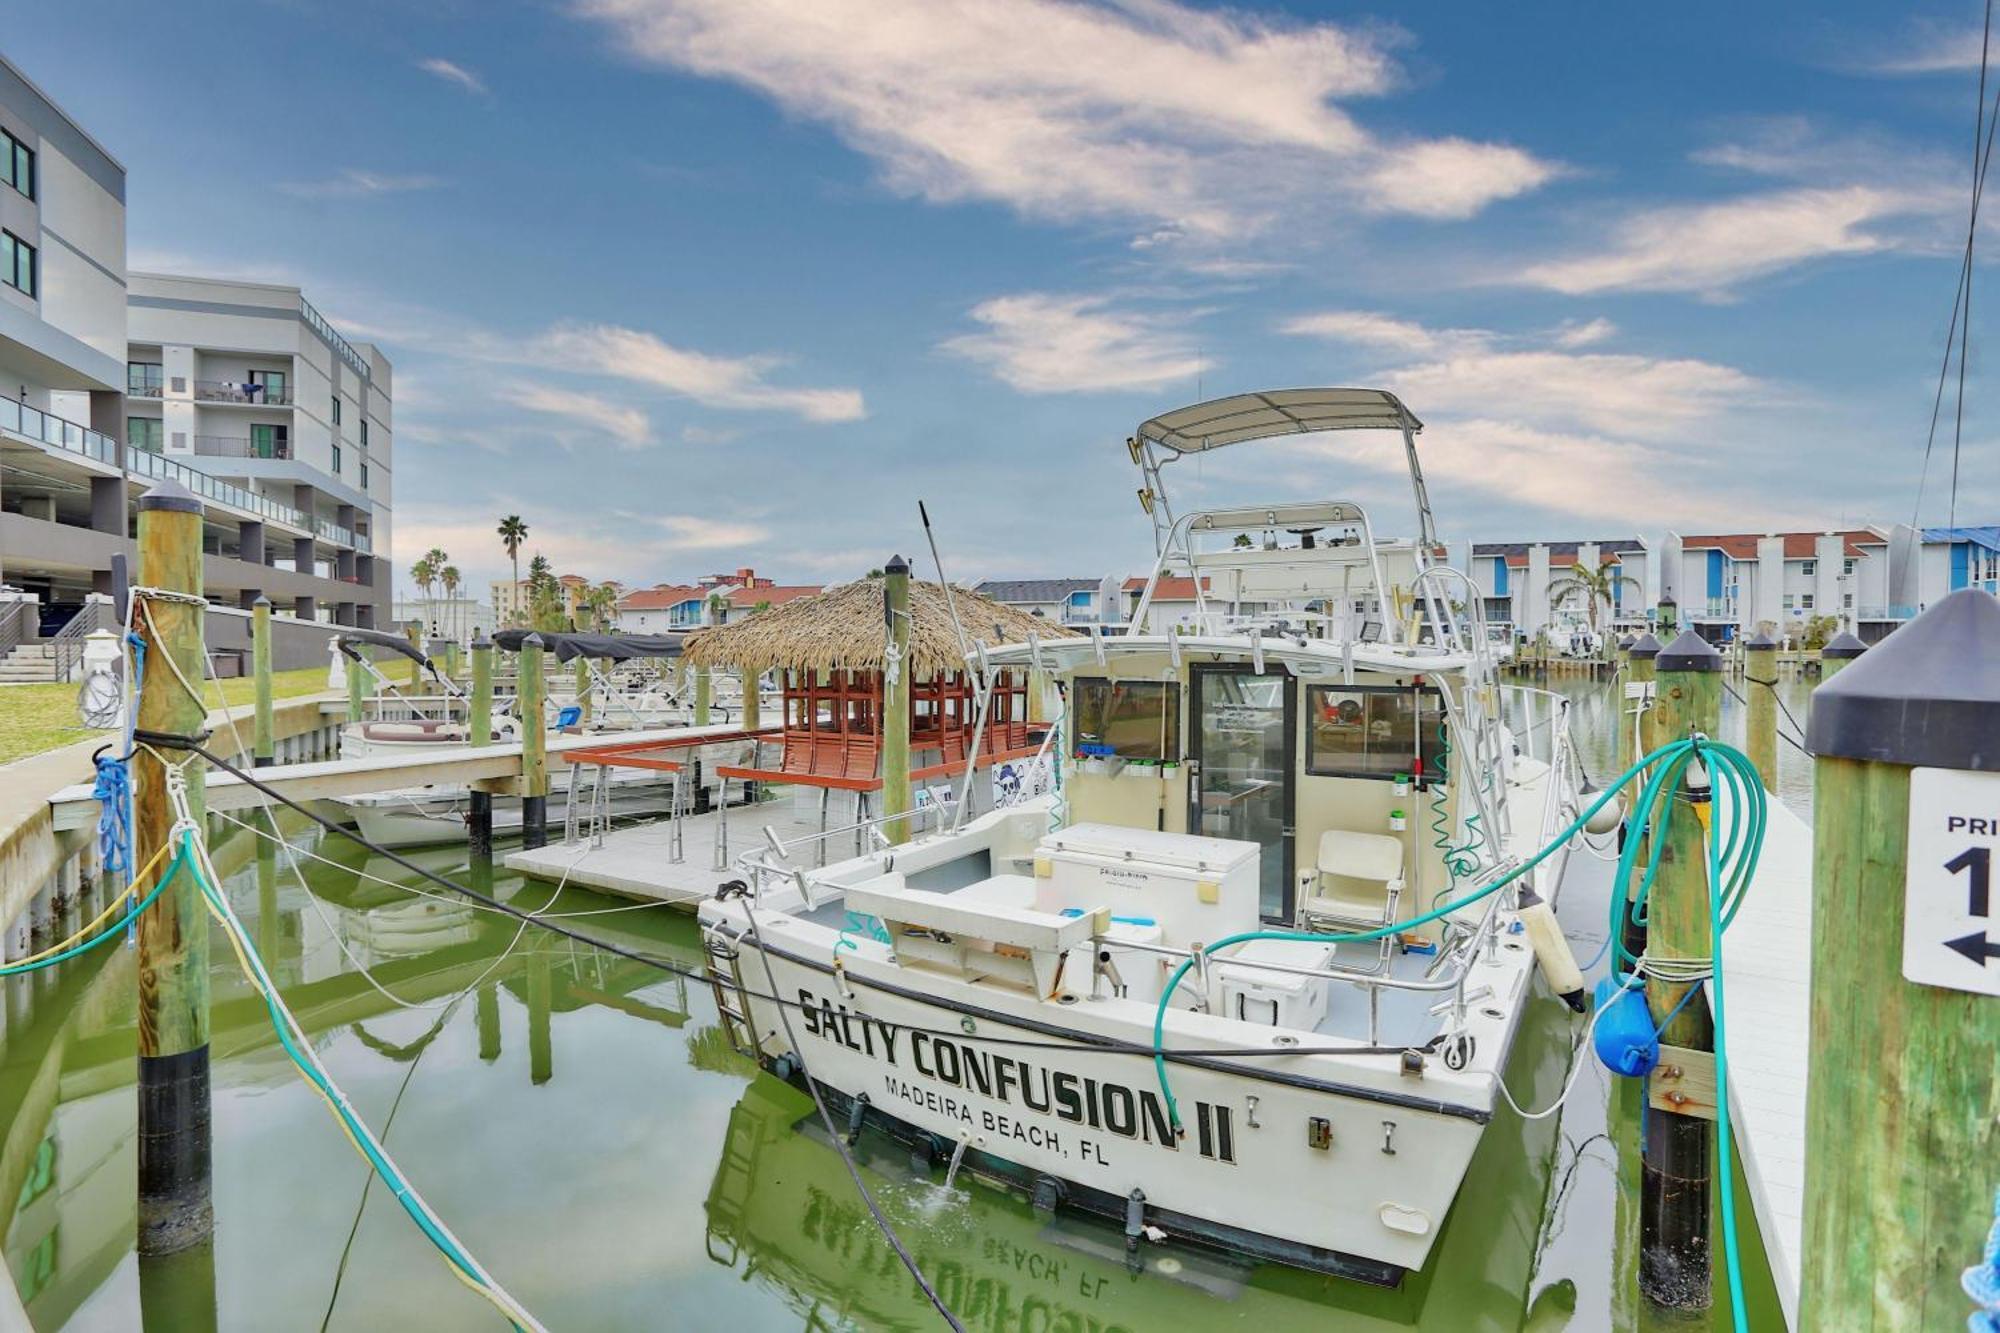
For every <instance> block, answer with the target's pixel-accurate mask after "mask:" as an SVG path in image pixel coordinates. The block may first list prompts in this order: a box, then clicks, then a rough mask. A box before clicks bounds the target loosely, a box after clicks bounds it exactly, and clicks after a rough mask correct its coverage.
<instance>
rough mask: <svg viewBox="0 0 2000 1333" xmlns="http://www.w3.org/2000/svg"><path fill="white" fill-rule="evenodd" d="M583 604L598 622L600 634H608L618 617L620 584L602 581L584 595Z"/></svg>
mask: <svg viewBox="0 0 2000 1333" xmlns="http://www.w3.org/2000/svg"><path fill="white" fill-rule="evenodd" d="M583 604H584V607H585V609H587V610H588V611H589V612H590V614H591V616H592V617H593V618H594V619H595V620H596V622H597V630H598V633H600V634H608V633H610V632H611V627H612V625H613V624H615V623H616V621H617V618H618V585H617V584H615V583H600V584H598V585H597V586H596V587H594V588H592V589H591V590H590V591H589V592H587V593H585V594H584V596H583Z"/></svg>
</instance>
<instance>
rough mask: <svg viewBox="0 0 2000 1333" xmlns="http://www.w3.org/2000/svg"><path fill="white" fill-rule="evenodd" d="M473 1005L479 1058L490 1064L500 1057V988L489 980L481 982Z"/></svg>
mask: <svg viewBox="0 0 2000 1333" xmlns="http://www.w3.org/2000/svg"><path fill="white" fill-rule="evenodd" d="M473 1005H474V1014H475V1019H476V1021H475V1024H474V1026H475V1027H476V1028H477V1029H478V1032H479V1058H480V1059H481V1060H483V1061H485V1062H486V1063H487V1064H489V1065H490V1064H492V1063H493V1062H494V1061H495V1060H498V1059H499V1058H500V988H499V987H498V986H497V985H496V984H494V983H493V982H491V981H488V982H483V983H481V984H480V987H479V993H478V996H477V998H475V999H474V1001H473Z"/></svg>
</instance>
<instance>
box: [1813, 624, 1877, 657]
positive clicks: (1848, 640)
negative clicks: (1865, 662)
mask: <svg viewBox="0 0 2000 1333" xmlns="http://www.w3.org/2000/svg"><path fill="white" fill-rule="evenodd" d="M1867 651H1868V645H1867V644H1865V643H1863V642H1861V640H1859V639H1857V638H1855V637H1854V636H1853V635H1852V634H1849V633H1848V632H1847V631H1846V630H1842V631H1841V632H1840V633H1838V634H1836V635H1834V636H1833V637H1832V638H1830V639H1828V640H1827V641H1826V647H1824V648H1822V649H1820V650H1819V656H1820V660H1821V661H1825V660H1826V659H1827V658H1829V657H1831V658H1833V659H1835V660H1836V661H1844V660H1846V659H1848V658H1854V657H1859V656H1861V654H1863V653H1865V652H1867Z"/></svg>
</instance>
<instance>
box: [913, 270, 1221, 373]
mask: <svg viewBox="0 0 2000 1333" xmlns="http://www.w3.org/2000/svg"><path fill="white" fill-rule="evenodd" d="M971 313H972V318H973V319H975V320H977V321H978V322H979V323H981V324H984V325H985V326H986V332H984V333H967V334H961V335H960V336H958V337H956V338H950V339H947V340H946V341H945V342H943V343H941V344H940V346H941V348H942V349H943V350H944V351H947V352H949V353H951V354H952V355H954V356H960V357H963V358H965V359H966V360H968V361H972V362H974V363H976V364H978V365H981V366H984V367H985V368H986V369H987V370H989V371H990V372H992V373H993V374H994V375H995V376H996V377H998V378H999V379H1001V380H1004V381H1005V382H1006V383H1008V384H1011V385H1012V386H1014V387H1015V388H1016V389H1019V390H1020V391H1021V392H1023V393H1088V392H1092V391H1097V390H1106V389H1146V388H1152V387H1153V386H1155V385H1159V384H1165V383H1167V382H1169V381H1171V380H1190V379H1193V378H1194V377H1195V375H1196V374H1198V373H1199V372H1200V371H1201V369H1202V367H1203V362H1202V359H1201V357H1200V355H1199V354H1198V353H1197V352H1196V351H1195V350H1194V348H1193V346H1192V344H1191V343H1190V342H1189V340H1188V338H1187V336H1186V335H1185V334H1184V333H1181V332H1180V331H1178V330H1176V329H1174V328H1171V327H1164V328H1163V327H1161V326H1160V324H1159V323H1157V322H1154V323H1148V322H1147V321H1146V320H1145V319H1144V318H1143V317H1141V316H1140V315H1138V314H1135V313H1133V312H1130V311H1126V310H1119V309H1114V308H1111V307H1110V304H1109V300H1108V298H1106V297H1102V296H1052V295H1049V294H1046V293H1043V292H1024V293H1021V294H1019V295H1015V296H1000V297H995V298H994V299H993V300H990V301H984V302H981V303H980V304H979V305H976V306H974V307H973V308H972V312H971Z"/></svg>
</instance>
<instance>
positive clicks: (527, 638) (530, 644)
mask: <svg viewBox="0 0 2000 1333" xmlns="http://www.w3.org/2000/svg"><path fill="white" fill-rule="evenodd" d="M521 646H522V647H523V648H546V647H548V645H547V644H545V643H543V642H542V636H541V635H540V634H528V635H523V636H522V639H521Z"/></svg>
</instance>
